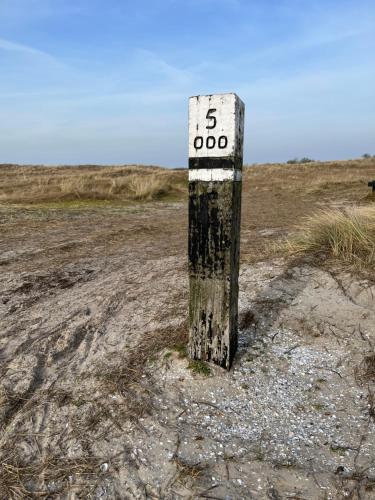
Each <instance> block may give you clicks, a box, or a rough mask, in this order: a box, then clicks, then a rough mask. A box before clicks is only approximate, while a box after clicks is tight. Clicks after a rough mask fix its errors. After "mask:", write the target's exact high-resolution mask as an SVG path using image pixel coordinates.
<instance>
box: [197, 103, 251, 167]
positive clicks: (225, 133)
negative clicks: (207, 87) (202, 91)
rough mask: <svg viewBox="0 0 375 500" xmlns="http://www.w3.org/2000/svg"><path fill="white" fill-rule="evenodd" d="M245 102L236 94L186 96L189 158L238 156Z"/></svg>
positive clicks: (241, 140) (240, 151) (241, 150)
mask: <svg viewBox="0 0 375 500" xmlns="http://www.w3.org/2000/svg"><path fill="white" fill-rule="evenodd" d="M244 116H245V105H244V103H243V102H242V101H241V99H240V98H239V97H238V96H237V95H236V94H213V95H200V96H194V97H190V99H189V157H190V158H212V157H214V158H221V157H234V156H236V157H241V158H242V154H243V133H244Z"/></svg>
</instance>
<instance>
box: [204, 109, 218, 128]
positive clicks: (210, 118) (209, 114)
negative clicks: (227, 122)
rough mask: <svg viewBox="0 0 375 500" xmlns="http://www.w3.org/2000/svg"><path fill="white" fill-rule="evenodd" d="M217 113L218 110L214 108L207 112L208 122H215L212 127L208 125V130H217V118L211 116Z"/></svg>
mask: <svg viewBox="0 0 375 500" xmlns="http://www.w3.org/2000/svg"><path fill="white" fill-rule="evenodd" d="M215 111H216V109H215V108H213V109H209V110H208V111H207V115H206V118H207V120H213V121H214V122H213V124H211V125H207V127H206V128H208V129H209V130H210V129H213V128H215V127H216V117H215V116H211V115H212V113H215Z"/></svg>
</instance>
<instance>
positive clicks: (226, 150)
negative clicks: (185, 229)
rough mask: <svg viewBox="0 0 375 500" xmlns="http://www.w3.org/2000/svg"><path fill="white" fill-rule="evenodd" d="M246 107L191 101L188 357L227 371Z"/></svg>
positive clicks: (233, 338) (216, 98)
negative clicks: (208, 362)
mask: <svg viewBox="0 0 375 500" xmlns="http://www.w3.org/2000/svg"><path fill="white" fill-rule="evenodd" d="M244 113H245V108H244V104H243V102H242V101H241V99H239V97H238V96H237V95H236V94H216V95H207V96H195V97H191V98H190V100H189V286H190V301H189V322H190V332H189V333H190V336H189V354H190V357H191V358H193V359H198V360H203V361H212V362H214V363H216V364H218V365H220V366H222V367H224V368H227V369H229V368H230V366H231V364H232V361H233V357H234V355H235V352H236V349H237V323H238V269H239V247H240V216H241V190H242V157H243V130H244Z"/></svg>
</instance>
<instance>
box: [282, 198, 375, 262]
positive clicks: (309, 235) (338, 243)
mask: <svg viewBox="0 0 375 500" xmlns="http://www.w3.org/2000/svg"><path fill="white" fill-rule="evenodd" d="M285 245H286V248H287V250H288V252H289V253H290V254H292V255H293V254H294V255H298V254H302V253H312V254H319V253H320V254H324V255H326V256H330V257H334V258H337V259H339V260H340V261H342V262H344V263H347V264H353V265H355V266H356V267H358V268H362V269H367V268H370V267H371V266H373V265H374V264H375V207H372V206H371V207H356V208H351V209H348V210H324V211H319V212H317V213H316V214H315V215H313V216H311V217H308V218H306V219H305V221H304V224H303V225H301V226H300V228H299V232H298V233H297V234H296V235H295V236H293V237H291V238H290V239H289V240H287V242H286V244H285Z"/></svg>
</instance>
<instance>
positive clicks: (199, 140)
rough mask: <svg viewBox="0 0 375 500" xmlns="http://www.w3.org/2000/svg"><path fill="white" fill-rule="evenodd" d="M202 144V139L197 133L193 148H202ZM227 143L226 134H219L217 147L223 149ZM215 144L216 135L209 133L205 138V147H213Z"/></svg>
mask: <svg viewBox="0 0 375 500" xmlns="http://www.w3.org/2000/svg"><path fill="white" fill-rule="evenodd" d="M203 145H204V139H203V137H202V136H200V135H198V136H197V137H196V138H195V139H194V148H195V149H202V148H203ZM227 145H228V138H227V136H226V135H221V136H220V137H219V139H218V141H217V146H218V148H219V149H225V148H226V147H227ZM215 146H216V137H214V136H213V135H209V136H208V137H207V138H206V148H207V149H214V147H215Z"/></svg>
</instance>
